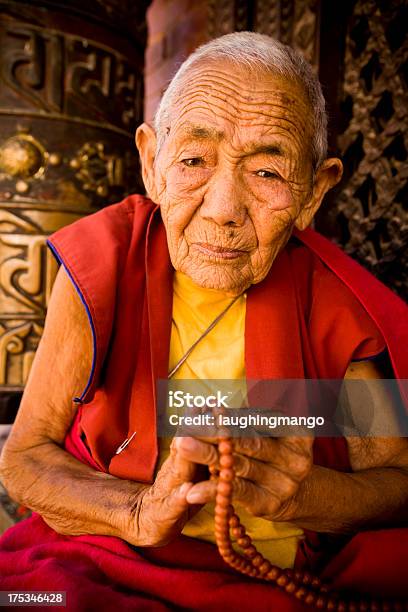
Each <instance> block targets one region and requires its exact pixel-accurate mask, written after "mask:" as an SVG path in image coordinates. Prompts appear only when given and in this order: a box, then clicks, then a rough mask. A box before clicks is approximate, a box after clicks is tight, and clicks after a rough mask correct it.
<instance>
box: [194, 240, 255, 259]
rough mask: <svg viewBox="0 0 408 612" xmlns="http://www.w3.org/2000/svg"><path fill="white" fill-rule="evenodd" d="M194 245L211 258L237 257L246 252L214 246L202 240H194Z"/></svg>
mask: <svg viewBox="0 0 408 612" xmlns="http://www.w3.org/2000/svg"><path fill="white" fill-rule="evenodd" d="M195 246H196V248H197V249H198V250H199V251H200V252H201V253H203V254H204V255H209V256H211V257H212V258H214V257H217V258H219V259H238V257H242V255H245V254H246V251H241V250H239V249H228V248H226V247H219V246H214V245H212V244H206V243H203V242H196V243H195Z"/></svg>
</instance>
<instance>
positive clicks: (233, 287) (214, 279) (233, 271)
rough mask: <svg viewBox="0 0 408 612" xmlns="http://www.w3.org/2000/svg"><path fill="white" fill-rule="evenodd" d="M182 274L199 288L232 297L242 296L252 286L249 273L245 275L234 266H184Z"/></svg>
mask: <svg viewBox="0 0 408 612" xmlns="http://www.w3.org/2000/svg"><path fill="white" fill-rule="evenodd" d="M181 272H184V274H186V275H187V276H189V277H190V278H191V280H192V281H193V282H194V283H195V284H196V285H198V286H199V287H203V288H204V289H213V290H215V291H222V292H224V293H225V294H226V295H231V296H236V295H240V294H241V293H243V292H244V291H245V290H246V289H248V287H250V285H251V284H252V280H251V278H249V277H248V273H247V274H245V271H244V270H243V269H241V268H235V267H234V266H225V265H217V264H214V263H211V264H210V263H205V264H201V265H199V266H197V265H194V266H191V267H190V266H183V268H182V269H181ZM246 272H247V271H246Z"/></svg>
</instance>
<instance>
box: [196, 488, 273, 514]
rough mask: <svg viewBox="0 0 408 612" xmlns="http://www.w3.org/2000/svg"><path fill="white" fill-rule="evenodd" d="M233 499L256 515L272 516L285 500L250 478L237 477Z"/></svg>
mask: <svg viewBox="0 0 408 612" xmlns="http://www.w3.org/2000/svg"><path fill="white" fill-rule="evenodd" d="M189 493H190V492H189ZM189 493H188V494H187V496H188V495H189ZM233 501H234V502H238V503H239V504H241V505H242V506H243V507H244V508H245V509H246V510H247V511H248V512H250V513H251V514H253V515H254V516H258V517H265V518H270V517H272V516H273V515H274V514H275V513H276V512H277V510H278V509H279V508H280V507H281V504H282V502H283V501H284V500H282V498H281V496H280V495H279V494H277V493H275V492H273V491H269V490H266V489H264V488H263V487H260V486H258V485H256V484H255V483H253V482H251V481H250V480H245V479H244V478H236V479H235V480H234V489H233Z"/></svg>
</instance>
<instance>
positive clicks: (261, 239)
mask: <svg viewBox="0 0 408 612" xmlns="http://www.w3.org/2000/svg"><path fill="white" fill-rule="evenodd" d="M182 92H183V95H182V96H181V97H180V98H178V99H177V100H176V101H175V103H174V106H173V109H172V112H171V116H170V121H169V125H168V126H165V132H166V135H165V137H164V142H163V144H162V146H161V148H160V150H159V152H158V153H157V152H156V135H155V133H154V131H153V130H152V129H151V128H150V127H149V126H148V125H146V124H143V125H142V126H141V127H140V128H139V129H138V132H137V137H136V142H137V145H138V148H139V152H140V155H141V159H142V166H143V177H144V181H145V185H146V188H147V191H148V193H149V195H150V197H151V198H152V199H153V200H154V201H155V202H157V203H158V204H160V207H161V212H162V217H163V222H164V224H165V227H166V232H167V239H168V245H169V251H170V256H171V260H172V263H173V266H174V268H175V269H176V270H180V271H182V272H184V273H185V274H187V275H188V276H190V277H191V278H192V279H193V281H194V282H195V283H197V284H198V285H200V286H202V287H208V288H214V289H221V290H224V291H225V292H226V293H228V294H231V295H236V294H240V293H241V292H243V291H245V289H247V288H248V287H249V286H250V285H251V284H253V283H259V282H260V281H261V280H262V279H263V278H265V276H266V275H267V273H268V271H269V269H270V267H271V265H272V263H273V261H274V259H275V257H276V256H277V254H278V253H279V251H280V250H281V249H282V248H283V247H284V246H285V244H286V242H287V240H288V238H289V236H290V233H291V231H292V228H293V226H294V225H295V226H297V227H298V228H299V229H304V228H305V227H307V226H308V225H309V224H310V222H311V220H312V218H313V215H314V214H315V212H316V211H317V209H318V207H319V206H320V204H321V201H322V198H323V196H324V194H325V193H326V191H327V190H328V189H329V188H330V187H331V186H332V185H333V184H335V183H336V182H337V181H338V180H339V178H340V176H341V162H340V160H338V159H328V160H326V161H325V162H324V163H323V164H322V165H321V166H320V168H319V169H318V170H317V172H316V175H315V176H314V173H313V168H312V162H311V137H312V130H313V125H312V124H311V112H310V107H309V104H308V102H307V100H306V99H305V95H304V92H303V90H302V88H301V87H300V86H299V85H298V84H297V83H296V82H294V81H289V80H287V79H283V78H282V77H279V76H276V75H271V74H269V75H267V74H254V72H253V71H252V72H251V73H249V72H248V71H247V70H245V69H237V68H236V67H235V66H234V67H233V68H232V67H231V65H229V64H228V63H225V64H222V63H217V64H211V63H210V64H208V63H206V64H205V65H203V64H199V65H198V66H196V67H195V68H192V70H191V72H190V73H189V78H188V81H187V82H186V83H185V86H184V87H183V88H182ZM155 156H156V158H155Z"/></svg>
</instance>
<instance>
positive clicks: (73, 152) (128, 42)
mask: <svg viewBox="0 0 408 612" xmlns="http://www.w3.org/2000/svg"><path fill="white" fill-rule="evenodd" d="M147 4H148V2H137V3H132V2H127V1H122V2H117V1H116V0H106V1H104V2H98V1H97V0H92V1H91V0H88V1H87V2H85V3H84V2H80V1H79V0H71V1H70V2H64V1H62V0H54V1H52V2H50V1H48V2H47V1H46V0H45V1H43V2H41V1H33V0H31V1H30V0H27V1H7V2H4V1H3V2H0V49H1V56H0V286H1V292H0V422H2V423H5V422H11V421H12V420H13V418H14V414H15V409H16V407H17V404H18V401H19V398H20V396H21V391H22V389H23V387H24V384H25V382H26V380H27V376H28V373H29V370H30V366H31V363H32V359H33V357H34V353H35V350H36V347H37V345H38V342H39V339H40V337H41V333H42V329H43V324H44V318H45V312H46V307H47V302H48V299H49V295H50V292H51V287H52V283H53V280H54V278H55V275H56V271H57V264H56V262H55V261H54V259H53V257H52V256H51V254H50V252H49V251H48V250H47V248H46V246H45V242H46V239H47V236H48V235H49V234H50V233H52V232H54V231H56V230H57V229H59V228H60V227H62V226H64V225H66V224H68V223H71V222H73V221H75V220H77V219H79V218H80V217H82V216H84V215H87V214H90V213H93V212H96V211H97V210H98V209H99V208H101V207H102V206H105V205H107V204H110V203H112V202H114V201H118V200H120V199H121V198H122V197H124V196H125V195H126V194H128V193H130V192H132V191H139V192H140V190H142V185H141V180H140V177H139V167H138V158H137V155H136V150H135V146H134V131H135V127H136V126H137V124H138V123H140V122H141V120H142V114H143V104H142V103H143V54H144V46H145V29H146V28H145V18H144V13H145V9H146V6H147ZM135 5H137V6H135ZM50 380H51V382H52V372H50Z"/></svg>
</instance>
